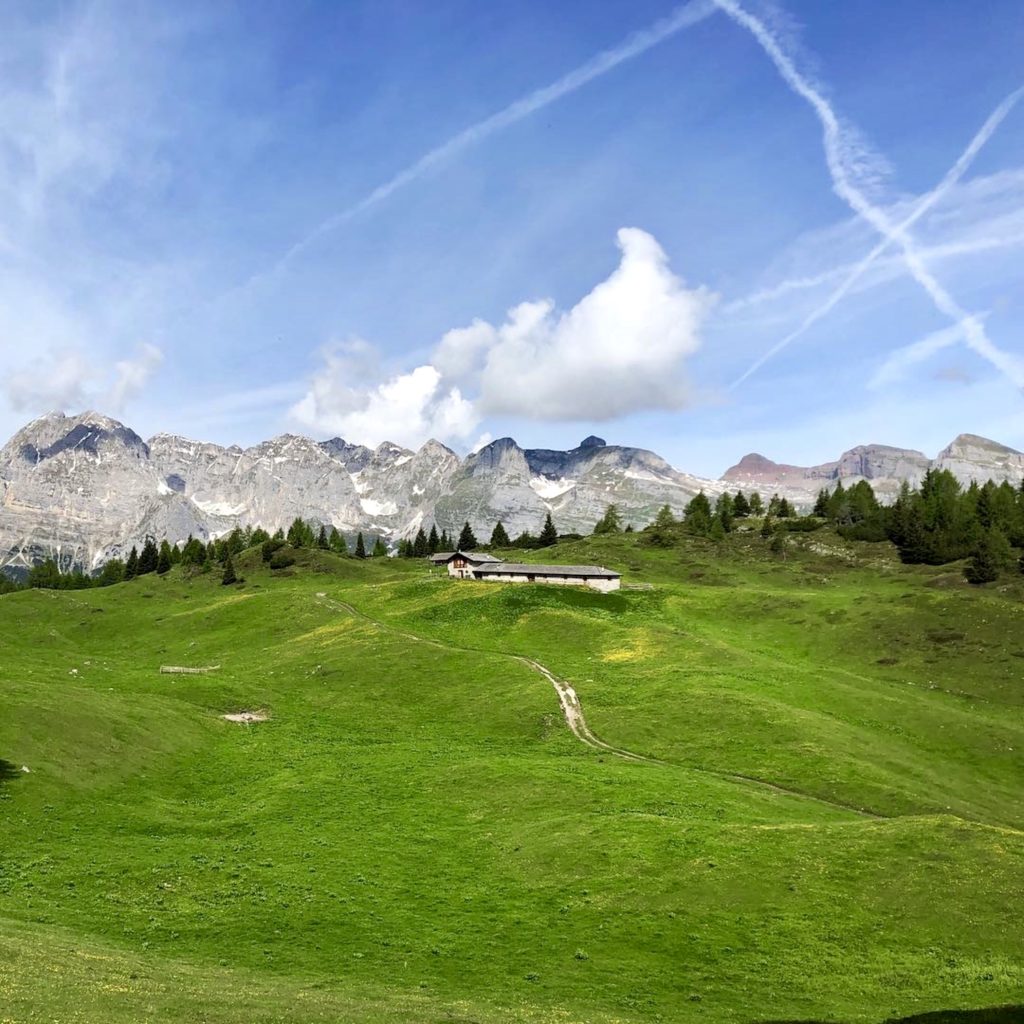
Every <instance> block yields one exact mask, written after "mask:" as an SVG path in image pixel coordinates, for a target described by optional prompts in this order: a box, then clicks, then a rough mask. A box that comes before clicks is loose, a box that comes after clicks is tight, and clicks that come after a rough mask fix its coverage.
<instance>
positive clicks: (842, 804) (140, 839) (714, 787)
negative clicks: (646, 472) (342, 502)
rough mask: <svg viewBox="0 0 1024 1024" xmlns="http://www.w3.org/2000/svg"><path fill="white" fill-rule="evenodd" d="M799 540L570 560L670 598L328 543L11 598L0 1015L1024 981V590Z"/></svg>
mask: <svg viewBox="0 0 1024 1024" xmlns="http://www.w3.org/2000/svg"><path fill="white" fill-rule="evenodd" d="M791 544H792V546H791V550H790V551H789V552H788V554H787V556H786V557H785V558H784V559H780V558H776V557H773V556H771V555H770V554H769V553H768V551H767V550H766V547H765V545H764V543H763V542H761V541H760V539H759V538H757V537H755V536H753V535H736V536H733V537H730V538H729V540H728V541H727V542H726V543H724V544H721V545H715V544H714V543H712V542H709V541H703V540H692V541H689V542H687V543H684V544H682V545H680V546H679V547H676V548H672V549H669V550H656V549H652V548H648V547H644V546H643V544H642V542H641V540H640V538H638V537H637V536H629V535H613V536H608V537H602V538H592V539H589V540H587V541H582V542H578V543H576V544H568V543H563V544H559V545H558V546H557V547H556V548H554V549H547V550H545V551H544V552H536V553H534V557H536V558H537V559H538V560H543V561H551V560H557V561H562V562H573V561H584V562H599V563H603V564H606V565H610V566H615V567H617V568H621V569H623V570H624V572H625V582H626V583H627V584H630V583H645V584H651V585H652V586H651V587H650V589H624V590H622V591H619V592H618V593H615V594H611V595H598V594H593V593H590V592H575V591H570V590H559V589H557V588H545V587H540V586H503V585H497V584H485V583H474V582H465V581H462V582H456V581H450V580H448V579H447V578H445V577H442V576H440V575H439V573H438V571H437V570H430V569H428V568H427V567H426V566H425V565H424V564H422V563H419V562H407V561H400V560H380V559H374V560H370V561H368V562H365V563H364V562H357V561H355V560H351V559H343V558H337V557H335V556H333V555H330V554H327V553H322V552H308V551H305V552H300V553H299V555H300V557H299V564H298V565H296V566H295V567H294V568H291V569H286V570H284V572H277V573H272V572H271V571H270V570H268V569H266V568H265V567H264V566H263V565H262V563H261V561H260V559H259V557H258V553H257V552H250V553H247V554H246V555H244V556H243V557H242V558H240V559H239V560H238V562H237V566H238V570H239V574H240V575H242V576H243V577H245V583H244V584H242V585H240V586H236V587H230V588H228V587H223V586H221V585H219V579H216V578H214V577H213V576H212V575H210V576H205V577H204V576H200V577H196V578H194V579H184V578H182V577H181V576H180V575H178V570H175V571H174V572H172V573H171V575H170V576H169V577H167V578H159V577H156V576H147V577H144V578H141V579H138V580H135V581H133V582H132V583H128V584H122V585H119V586H116V587H110V588H106V589H101V590H88V591H77V592H60V593H58V592H51V591H32V592H23V593H16V594H9V595H5V596H0V629H2V637H3V658H2V663H0V700H2V711H0V759H2V761H3V767H4V768H5V770H4V771H3V772H0V823H2V830H0V1022H2V1024H9V1022H18V1024H21V1022H28V1021H54V1020H58V1021H62V1022H63V1021H79V1022H89V1024H93V1022H96V1024H98V1022H104V1024H106V1022H112V1024H118V1022H129V1021H131V1022H135V1021H143V1020H152V1021H175V1022H177V1021H180V1022H185V1021H188V1022H192V1021H208V1022H224V1024H228V1022H230V1024H236V1022H237V1024H242V1022H246V1024H249V1022H256V1021H259V1022H264V1021H265V1022H279V1021H280V1022H295V1024H299V1022H306V1021H357V1022H358V1021H366V1022H370V1021H395V1022H398V1021H403V1022H405V1021H412V1022H435V1021H437V1022H440V1021H462V1022H470V1021H476V1022H480V1024H491V1022H499V1021H537V1022H540V1021H559V1022H565V1024H570V1022H581V1024H582V1022H592V1024H607V1022H612V1021H617V1022H623V1024H625V1022H638V1021H657V1020H661V1021H666V1022H669V1021H706V1022H718V1021H721V1022H755V1021H757V1022H760V1021H765V1022H767V1021H782V1020H821V1021H835V1022H851V1024H852V1022H881V1021H883V1020H885V1019H886V1018H895V1017H901V1016H909V1015H911V1014H919V1013H925V1012H928V1011H939V1010H953V1009H963V1010H966V1009H971V1008H981V1007H997V1006H1001V1005H1005V1004H1011V1003H1020V1002H1021V1001H1022V999H1021V993H1022V992H1024V933H1022V932H1021V929H1020V927H1019V907H1020V906H1021V905H1022V901H1024V785H1022V783H1024V601H1022V597H1024V592H1022V587H1021V583H1020V582H1011V583H1007V584H1004V585H1002V586H994V587H986V588H969V587H968V586H967V585H966V584H963V583H962V582H961V581H960V577H959V576H958V575H956V574H955V573H954V572H951V571H950V570H948V569H947V570H939V569H933V568H928V567H914V568H908V567H905V566H901V565H900V564H899V563H898V562H897V561H895V560H894V559H893V557H892V556H891V553H890V552H889V549H888V546H887V545H877V546H871V545H863V544H860V545H851V544H846V543H845V542H843V541H840V540H839V539H838V538H836V537H834V536H832V535H831V534H829V533H828V532H827V531H824V532H819V533H816V534H814V535H810V536H808V537H795V538H793V539H792V541H791ZM522 657H525V658H528V659H533V660H535V661H537V662H539V663H541V664H542V665H543V666H544V667H546V668H547V669H548V670H550V672H552V673H553V674H554V675H555V676H556V677H558V678H559V679H561V680H565V681H567V682H568V683H569V684H571V685H572V686H573V687H574V688H575V691H576V692H577V693H578V695H579V698H580V700H581V702H582V706H583V710H584V712H585V715H586V719H587V722H588V724H589V727H590V729H591V730H592V731H593V733H595V734H596V736H597V737H599V738H600V740H601V741H603V742H604V743H606V744H608V745H610V746H612V747H615V748H619V749H621V750H623V751H626V752H630V753H632V754H634V755H637V756H636V757H635V758H628V757H623V756H618V755H616V754H615V753H613V752H611V751H610V750H608V749H594V748H592V747H589V746H587V745H585V744H584V743H582V742H580V741H579V740H578V739H577V738H576V737H575V736H574V735H573V734H572V733H571V732H570V731H569V730H568V728H567V727H566V724H565V721H564V719H563V718H562V715H561V712H560V707H559V703H558V699H557V696H556V693H555V690H554V689H553V687H552V684H551V682H550V680H549V679H548V678H546V677H545V675H544V674H543V673H542V672H540V671H538V670H537V669H536V668H535V667H533V666H531V665H530V664H528V663H526V662H524V661H523V660H521V658H522ZM162 665H163V666H185V667H203V666H219V667H218V668H216V669H214V670H212V671H210V672H208V673H205V674H187V675H186V674H161V673H160V672H159V669H160V666H162ZM241 711H259V712H263V713H265V714H266V715H267V720H266V721H264V722H260V723H255V724H238V723H234V722H230V721H226V720H224V719H223V718H222V717H221V716H222V715H224V714H226V713H234V712H241ZM22 766H24V767H26V768H28V769H29V770H28V771H27V772H26V771H23V770H22ZM1016 1012H1017V1011H1013V1010H1007V1011H1005V1013H1002V1014H999V1015H997V1016H993V1017H991V1018H990V1019H991V1020H996V1019H1000V1020H1003V1019H1005V1020H1006V1021H1010V1020H1012V1019H1014V1017H1013V1014H1015V1013H1016ZM947 1019H950V1020H951V1019H952V1018H947ZM934 1020H935V1021H936V1022H938V1021H939V1018H934ZM980 1020H981V1018H979V1021H980Z"/></svg>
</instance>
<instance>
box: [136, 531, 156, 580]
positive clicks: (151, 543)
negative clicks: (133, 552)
mask: <svg viewBox="0 0 1024 1024" xmlns="http://www.w3.org/2000/svg"><path fill="white" fill-rule="evenodd" d="M159 560H160V554H159V552H158V551H157V549H156V541H155V540H153V538H152V537H147V538H146V543H145V544H143V545H142V553H141V554H140V555H139V575H140V576H145V575H146V574H147V573H151V572H156V563H157V562H158V561H159Z"/></svg>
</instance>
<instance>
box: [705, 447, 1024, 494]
mask: <svg viewBox="0 0 1024 1024" xmlns="http://www.w3.org/2000/svg"><path fill="white" fill-rule="evenodd" d="M929 469H948V470H949V471H950V472H952V473H953V475H954V476H956V478H957V479H958V480H960V482H961V483H963V484H968V483H970V482H971V481H972V480H977V481H978V482H979V483H983V482H984V481H985V480H989V479H991V480H994V481H995V482H996V483H1001V482H1002V481H1003V480H1008V481H1010V483H1013V484H1017V483H1020V481H1021V480H1024V454H1022V453H1021V452H1018V451H1016V450H1015V449H1013V448H1008V447H1007V446H1006V445H1002V444H999V443H997V442H996V441H989V440H988V439H987V438H984V437H978V436H977V435H975V434H960V436H959V437H957V438H956V439H955V440H954V441H953V442H952V443H951V444H950V445H949V446H948V447H946V448H944V449H943V450H942V451H941V452H940V453H939V455H938V457H937V458H935V459H929V458H928V457H927V456H926V455H924V454H922V453H921V452H918V451H914V450H913V449H910V448H892V447H890V446H888V445H884V444H869V445H860V446H858V447H856V448H851V449H850V450H849V451H846V452H843V454H842V455H841V456H840V457H839V458H838V459H837V460H836V461H835V462H825V463H822V464H821V465H819V466H790V465H784V464H782V463H777V462H772V461H771V459H767V458H765V457H764V456H763V455H758V454H757V453H752V454H750V455H744V456H743V458H742V459H740V461H739V462H738V463H736V465H735V466H731V467H730V468H729V469H727V470H726V471H725V473H723V474H722V479H723V480H724V481H726V482H727V483H728V484H730V485H735V486H737V487H743V488H753V489H760V490H776V491H779V492H780V493H786V495H787V496H788V497H789V498H791V499H795V500H797V501H807V500H811V499H813V497H814V495H815V494H816V493H817V492H818V491H819V490H820V489H821V488H822V487H831V486H834V485H835V483H836V482H837V481H838V480H842V481H843V482H844V484H845V483H855V482H856V481H857V480H868V481H870V483H871V486H872V487H873V488H874V489H875V492H876V493H877V494H878V495H879V496H880V497H883V498H884V497H892V496H893V495H895V493H896V492H897V491H898V490H899V488H900V485H901V484H902V483H903V481H904V480H906V481H908V482H909V483H910V484H912V485H913V484H917V483H920V481H921V479H922V477H923V476H924V474H925V473H926V472H927V471H928V470H929Z"/></svg>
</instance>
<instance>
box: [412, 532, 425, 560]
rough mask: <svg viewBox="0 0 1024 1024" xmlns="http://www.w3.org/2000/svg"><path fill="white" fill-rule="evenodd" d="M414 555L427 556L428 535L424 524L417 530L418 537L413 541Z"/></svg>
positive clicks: (416, 556)
mask: <svg viewBox="0 0 1024 1024" xmlns="http://www.w3.org/2000/svg"><path fill="white" fill-rule="evenodd" d="M412 555H413V558H426V557H427V535H426V534H425V533H424V532H423V527H422V526H421V527H420V528H419V529H418V530H417V531H416V539H415V540H414V541H413V542H412Z"/></svg>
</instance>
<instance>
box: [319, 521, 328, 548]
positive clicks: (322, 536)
mask: <svg viewBox="0 0 1024 1024" xmlns="http://www.w3.org/2000/svg"><path fill="white" fill-rule="evenodd" d="M316 546H317V547H318V548H320V550H321V551H327V550H328V548H329V547H330V542H329V541H328V540H327V527H326V526H324V525H323V523H321V524H320V532H319V533H318V534H317V535H316Z"/></svg>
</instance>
